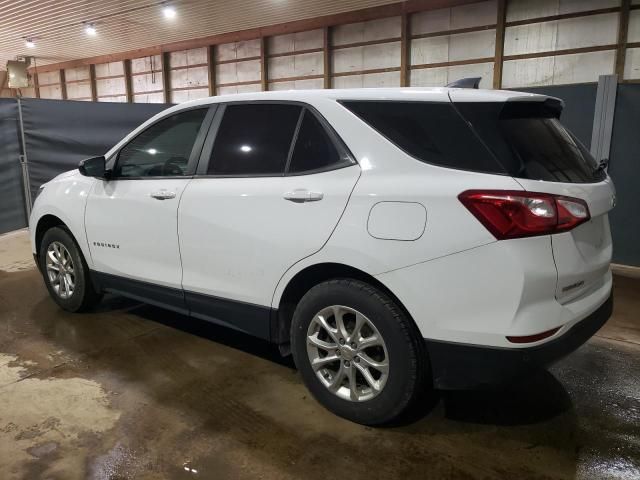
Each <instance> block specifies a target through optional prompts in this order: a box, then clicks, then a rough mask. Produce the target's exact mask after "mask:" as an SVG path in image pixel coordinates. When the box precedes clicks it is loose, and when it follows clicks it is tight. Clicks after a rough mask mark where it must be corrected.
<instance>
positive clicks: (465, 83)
mask: <svg viewBox="0 0 640 480" xmlns="http://www.w3.org/2000/svg"><path fill="white" fill-rule="evenodd" d="M480 80H482V77H469V78H461V79H460V80H456V81H455V82H451V83H448V84H447V85H446V87H447V88H475V89H476V90H477V89H478V85H480Z"/></svg>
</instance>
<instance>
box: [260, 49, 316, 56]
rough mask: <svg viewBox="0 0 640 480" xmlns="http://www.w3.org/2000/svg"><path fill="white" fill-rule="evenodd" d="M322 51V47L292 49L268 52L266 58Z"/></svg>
mask: <svg viewBox="0 0 640 480" xmlns="http://www.w3.org/2000/svg"><path fill="white" fill-rule="evenodd" d="M322 51H323V48H308V49H306V50H293V51H291V52H282V53H270V54H269V55H268V58H277V57H291V56H293V55H305V54H307V53H319V52H322Z"/></svg>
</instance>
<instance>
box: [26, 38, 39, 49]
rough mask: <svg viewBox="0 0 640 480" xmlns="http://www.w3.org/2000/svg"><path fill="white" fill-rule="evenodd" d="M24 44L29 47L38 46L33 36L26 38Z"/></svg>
mask: <svg viewBox="0 0 640 480" xmlns="http://www.w3.org/2000/svg"><path fill="white" fill-rule="evenodd" d="M24 44H25V45H26V46H27V48H35V47H36V42H34V41H33V38H26V39H25V42H24Z"/></svg>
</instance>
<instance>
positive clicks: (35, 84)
mask: <svg viewBox="0 0 640 480" xmlns="http://www.w3.org/2000/svg"><path fill="white" fill-rule="evenodd" d="M7 78H9V75H8V74H7ZM33 93H34V94H35V96H36V98H40V82H39V80H38V68H37V67H36V68H35V69H34V71H33Z"/></svg>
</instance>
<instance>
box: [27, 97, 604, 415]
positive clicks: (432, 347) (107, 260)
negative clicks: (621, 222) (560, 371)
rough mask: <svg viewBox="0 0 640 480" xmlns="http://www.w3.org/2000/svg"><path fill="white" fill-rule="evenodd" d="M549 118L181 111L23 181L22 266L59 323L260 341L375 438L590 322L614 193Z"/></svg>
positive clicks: (586, 330)
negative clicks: (74, 320) (181, 320)
mask: <svg viewBox="0 0 640 480" xmlns="http://www.w3.org/2000/svg"><path fill="white" fill-rule="evenodd" d="M561 109H562V102H561V101H559V100H557V99H555V98H549V97H545V96H540V95H531V94H524V93H517V92H507V91H482V90H468V89H447V88H435V89H358V90H324V91H322V90H319V91H295V92H268V93H255V94H245V95H235V96H225V97H216V98H207V99H203V100H198V101H194V102H189V103H185V104H181V105H178V106H175V107H172V108H170V109H168V110H166V111H164V112H162V113H160V114H159V115H156V116H155V117H154V118H152V119H151V120H149V121H147V122H146V123H145V124H144V125H142V126H141V127H139V128H138V129H136V130H135V131H134V132H132V133H131V134H130V135H128V136H127V137H126V138H125V139H124V140H122V141H121V142H120V143H119V144H118V145H116V146H115V147H114V148H113V149H111V150H110V151H109V152H108V153H107V154H106V155H105V156H104V157H96V158H91V159H88V160H85V161H84V162H82V163H81V165H80V168H79V170H74V171H71V172H67V173H64V174H62V175H59V176H58V177H56V178H55V179H53V180H52V181H50V182H48V183H47V184H45V185H43V187H41V192H40V194H39V196H38V198H37V200H36V202H35V205H34V208H33V213H32V215H31V219H30V226H31V241H32V245H33V252H34V255H35V258H36V262H37V263H38V266H39V268H40V269H41V271H42V273H43V276H44V280H45V282H46V285H47V288H48V289H49V292H50V294H51V296H52V297H53V299H54V300H55V301H56V302H57V303H58V304H59V305H60V306H61V307H62V308H64V309H66V310H69V311H78V310H82V309H85V308H88V307H90V306H91V305H93V304H94V303H95V302H97V301H98V300H99V299H100V295H101V293H102V292H105V291H107V292H115V293H118V294H122V295H125V296H129V297H132V298H134V299H138V300H141V301H144V302H147V303H150V304H154V305H159V306H162V307H166V308H168V309H171V310H174V311H176V312H180V313H183V314H188V315H191V316H193V317H197V318H200V319H205V320H208V321H212V322H215V323H218V324H222V325H226V326H229V327H231V328H235V329H238V330H241V331H243V332H246V333H248V334H251V335H255V336H257V337H260V338H263V339H267V340H269V341H271V342H274V343H276V344H278V345H279V346H280V348H281V351H282V352H283V353H287V352H289V351H291V352H292V354H293V356H294V359H295V362H296V365H297V367H298V369H299V370H300V373H301V375H302V378H303V380H304V382H305V383H306V385H307V387H308V388H309V389H310V390H311V392H312V393H313V394H314V395H315V397H316V398H317V399H318V400H319V401H320V402H321V403H322V404H323V405H325V406H326V407H327V408H329V409H330V410H331V411H333V412H335V413H336V414H338V415H341V416H343V417H346V418H349V419H351V420H353V421H356V422H360V423H363V424H369V425H376V424H383V423H388V422H391V421H393V420H395V419H397V418H398V417H399V416H400V415H401V414H402V413H403V412H406V411H407V410H408V408H409V407H410V406H411V405H412V404H413V403H414V402H416V401H417V400H418V399H420V398H421V393H424V392H425V391H428V386H431V385H432V386H433V387H435V388H438V389H452V388H455V389H459V388H469V387H478V386H484V385H490V384H495V383H499V382H502V381H505V380H506V381H508V380H512V379H514V378H515V377H516V376H520V377H521V376H522V375H523V374H525V373H526V372H527V371H528V370H529V369H530V368H531V367H534V366H546V365H549V364H550V363H551V362H552V361H554V360H556V359H557V358H559V357H561V356H563V355H565V354H567V353H569V352H570V351H572V350H573V349H575V348H577V347H578V346H579V345H580V344H582V343H583V342H584V341H586V339H588V338H589V337H590V336H591V335H593V333H594V332H595V331H597V330H598V328H599V327H600V326H601V325H602V324H603V323H604V322H605V321H606V320H607V318H608V317H609V315H610V313H611V308H612V297H611V272H610V268H609V263H610V259H611V235H610V231H609V222H608V217H607V212H608V211H609V210H610V209H611V208H612V207H613V205H614V202H615V195H614V188H613V184H612V183H611V180H610V179H609V178H608V177H607V175H606V172H605V170H604V168H603V165H599V164H598V163H597V162H596V161H595V160H594V159H593V158H592V157H591V155H590V154H589V153H588V151H587V150H586V149H585V148H584V147H583V146H582V145H581V144H580V142H579V141H578V140H576V138H575V137H574V136H573V135H572V134H571V133H570V132H568V131H567V130H566V129H565V128H564V127H563V126H562V125H561V124H560V122H559V121H558V116H559V114H560V111H561Z"/></svg>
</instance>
